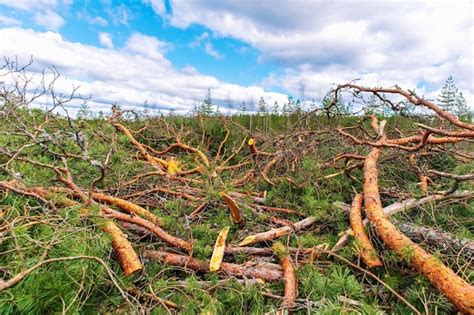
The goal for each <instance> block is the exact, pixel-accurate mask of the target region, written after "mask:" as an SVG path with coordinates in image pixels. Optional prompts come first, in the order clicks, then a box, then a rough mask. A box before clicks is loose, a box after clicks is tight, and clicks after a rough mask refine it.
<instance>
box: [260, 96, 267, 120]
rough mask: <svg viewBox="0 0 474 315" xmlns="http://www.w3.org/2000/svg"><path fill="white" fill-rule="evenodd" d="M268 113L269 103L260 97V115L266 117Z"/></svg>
mask: <svg viewBox="0 0 474 315" xmlns="http://www.w3.org/2000/svg"><path fill="white" fill-rule="evenodd" d="M266 113H267V103H266V102H265V99H264V98H263V96H262V97H260V100H259V101H258V114H259V115H265V114H266Z"/></svg>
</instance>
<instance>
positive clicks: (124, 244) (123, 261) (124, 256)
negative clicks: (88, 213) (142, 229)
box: [102, 220, 143, 276]
mask: <svg viewBox="0 0 474 315" xmlns="http://www.w3.org/2000/svg"><path fill="white" fill-rule="evenodd" d="M102 229H103V230H104V232H105V233H107V234H108V235H110V237H111V238H112V247H113V248H114V249H115V252H116V253H117V256H118V259H119V261H120V265H121V266H122V268H123V272H124V274H125V275H126V276H128V275H131V274H133V273H135V272H138V271H140V270H142V269H143V266H142V264H141V262H140V258H138V255H137V253H135V251H134V250H133V247H132V244H130V242H129V241H128V240H127V236H126V235H125V234H124V233H123V232H122V231H121V230H120V228H119V227H118V226H117V225H116V224H115V223H114V222H112V221H110V220H109V221H106V222H105V223H104V224H103V225H102Z"/></svg>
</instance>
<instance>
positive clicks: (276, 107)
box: [273, 101, 280, 115]
mask: <svg viewBox="0 0 474 315" xmlns="http://www.w3.org/2000/svg"><path fill="white" fill-rule="evenodd" d="M279 113H280V105H279V104H278V102H277V101H275V103H274V104H273V114H275V115H278V114H279Z"/></svg>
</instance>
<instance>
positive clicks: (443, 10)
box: [156, 0, 474, 100]
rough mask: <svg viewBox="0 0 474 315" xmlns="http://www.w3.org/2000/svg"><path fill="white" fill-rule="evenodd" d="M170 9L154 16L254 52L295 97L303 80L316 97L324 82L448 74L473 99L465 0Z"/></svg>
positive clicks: (207, 0)
mask: <svg viewBox="0 0 474 315" xmlns="http://www.w3.org/2000/svg"><path fill="white" fill-rule="evenodd" d="M170 5H171V10H170V11H169V12H165V11H163V10H157V11H156V13H157V14H159V15H161V16H162V17H163V18H164V19H165V20H166V21H167V23H169V24H171V25H173V26H176V27H180V28H183V29H184V28H188V27H190V26H191V25H193V24H200V25H203V26H205V27H207V28H208V29H210V30H212V32H213V34H217V36H224V37H232V38H236V39H239V40H242V41H244V42H246V43H248V44H250V45H251V46H253V47H255V48H257V49H258V50H259V51H260V53H261V55H260V61H266V60H271V61H273V62H277V63H279V64H280V65H282V67H284V68H285V70H284V71H282V72H280V73H274V74H272V75H271V76H270V77H269V78H267V80H266V82H267V83H269V82H273V83H276V84H280V86H283V87H285V88H288V89H290V91H291V92H293V93H295V94H296V93H297V92H298V89H296V90H295V88H296V87H298V86H300V84H301V82H302V81H304V82H305V84H306V88H307V91H308V93H309V94H311V93H312V94H313V95H316V94H320V93H319V91H320V90H321V89H325V88H327V87H328V85H329V84H330V83H334V82H335V83H340V82H344V81H347V80H352V79H355V78H362V79H363V80H364V83H365V82H367V84H369V83H374V84H377V85H381V84H382V83H387V84H388V83H391V84H393V83H398V84H400V85H403V86H406V87H408V88H413V87H415V86H417V85H420V83H421V82H424V83H425V84H426V85H427V86H429V87H440V86H442V84H443V82H444V80H445V79H446V78H447V76H448V75H450V74H452V75H454V77H455V78H456V79H457V82H458V86H459V87H460V88H461V89H462V90H464V91H465V92H466V93H467V94H468V96H469V98H470V99H471V100H472V98H471V96H472V95H473V94H474V84H473V80H474V79H473V72H472V69H473V67H474V63H473V60H474V58H473V51H472V47H473V42H472V40H473V39H472V36H469V35H468V34H473V33H474V26H473V25H474V23H473V16H472V10H473V6H474V5H473V2H472V1H467V0H460V1H427V0H416V1H410V2H400V1H371V2H362V1H345V0H336V1H305V0H295V1H290V2H289V1H284V0H275V1H258V2H255V1H231V0H196V1H175V0H171V1H170ZM374 79H377V80H379V81H374ZM291 82H295V84H293V83H291Z"/></svg>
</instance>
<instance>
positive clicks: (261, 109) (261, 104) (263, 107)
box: [258, 96, 268, 131]
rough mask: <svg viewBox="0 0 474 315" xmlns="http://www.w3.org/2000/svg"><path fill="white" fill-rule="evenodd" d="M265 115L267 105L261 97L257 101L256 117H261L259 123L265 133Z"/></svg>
mask: <svg viewBox="0 0 474 315" xmlns="http://www.w3.org/2000/svg"><path fill="white" fill-rule="evenodd" d="M267 113H268V111H267V103H266V102H265V99H264V98H263V96H262V97H260V100H259V101H258V115H259V116H261V117H262V120H261V121H262V125H263V130H264V131H267Z"/></svg>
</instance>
